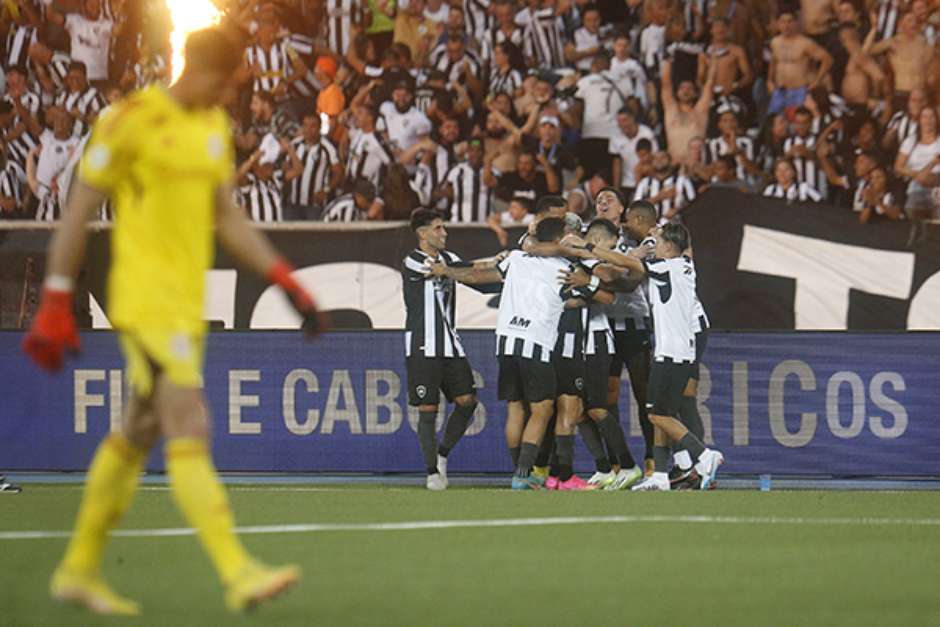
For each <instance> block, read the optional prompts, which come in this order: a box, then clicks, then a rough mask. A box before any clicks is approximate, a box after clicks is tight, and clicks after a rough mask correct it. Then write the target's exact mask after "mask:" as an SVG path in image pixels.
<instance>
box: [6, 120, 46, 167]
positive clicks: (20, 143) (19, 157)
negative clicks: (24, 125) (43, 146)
mask: <svg viewBox="0 0 940 627" xmlns="http://www.w3.org/2000/svg"><path fill="white" fill-rule="evenodd" d="M38 145H39V139H37V138H36V137H35V136H34V135H33V134H32V133H30V132H29V131H25V130H24V131H23V132H22V134H20V136H19V137H17V138H16V139H12V140H9V142H8V143H7V159H8V160H9V161H11V162H14V163H16V164H17V165H18V166H19V167H20V168H21V169H22V170H23V171H24V172H25V171H26V157H28V156H29V153H30V151H31V150H32V149H33V148H35V147H36V146H38Z"/></svg>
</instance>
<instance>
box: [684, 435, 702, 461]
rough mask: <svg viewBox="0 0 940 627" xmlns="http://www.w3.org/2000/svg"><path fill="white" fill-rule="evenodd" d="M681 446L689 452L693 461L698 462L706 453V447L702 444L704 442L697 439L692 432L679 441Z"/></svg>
mask: <svg viewBox="0 0 940 627" xmlns="http://www.w3.org/2000/svg"><path fill="white" fill-rule="evenodd" d="M679 446H681V447H682V448H684V449H685V450H687V451H688V452H689V455H691V456H692V460H693V461H698V458H699V457H701V456H702V453H704V452H705V445H704V444H702V441H701V440H699V439H698V438H697V437H695V436H694V435H693V434H692V432H689V433H686V434H685V435H684V436H682V439H681V440H679Z"/></svg>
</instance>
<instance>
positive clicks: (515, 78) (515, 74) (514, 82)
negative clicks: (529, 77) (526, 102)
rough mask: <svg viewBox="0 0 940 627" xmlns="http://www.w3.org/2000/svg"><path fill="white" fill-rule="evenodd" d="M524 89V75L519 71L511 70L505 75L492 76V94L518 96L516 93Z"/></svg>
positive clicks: (492, 74) (494, 74)
mask: <svg viewBox="0 0 940 627" xmlns="http://www.w3.org/2000/svg"><path fill="white" fill-rule="evenodd" d="M520 88H522V74H521V73H520V72H519V70H513V69H510V70H509V71H508V72H506V73H505V74H502V73H500V72H498V71H497V72H493V73H491V74H490V91H489V93H490V94H500V93H502V94H509V95H510V96H512V97H514V98H515V96H516V91H517V90H518V89H520Z"/></svg>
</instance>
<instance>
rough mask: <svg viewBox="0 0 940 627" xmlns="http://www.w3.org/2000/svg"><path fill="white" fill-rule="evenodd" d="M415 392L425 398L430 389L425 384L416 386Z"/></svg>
mask: <svg viewBox="0 0 940 627" xmlns="http://www.w3.org/2000/svg"><path fill="white" fill-rule="evenodd" d="M415 394H417V395H418V398H424V397H425V396H427V395H428V389H427V388H426V387H425V386H423V385H419V386H418V387H416V388H415Z"/></svg>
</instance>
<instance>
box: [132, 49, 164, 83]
mask: <svg viewBox="0 0 940 627" xmlns="http://www.w3.org/2000/svg"><path fill="white" fill-rule="evenodd" d="M166 69H167V61H166V57H164V56H163V55H162V54H152V55H150V57H148V58H146V59H141V60H139V61H138V62H137V63H135V64H134V86H135V87H136V88H137V89H143V88H144V87H146V86H148V85H151V84H153V83H156V82H159V81H161V80H163V81H165V82H168V80H166V79H168V78H169V77H168V76H167V77H166V79H161V78H160V77H161V76H163V75H164V74H165V73H166Z"/></svg>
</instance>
